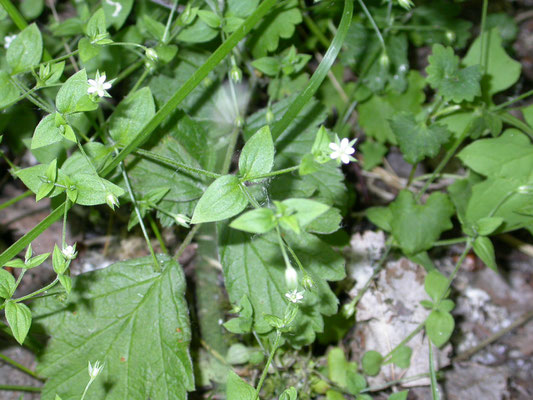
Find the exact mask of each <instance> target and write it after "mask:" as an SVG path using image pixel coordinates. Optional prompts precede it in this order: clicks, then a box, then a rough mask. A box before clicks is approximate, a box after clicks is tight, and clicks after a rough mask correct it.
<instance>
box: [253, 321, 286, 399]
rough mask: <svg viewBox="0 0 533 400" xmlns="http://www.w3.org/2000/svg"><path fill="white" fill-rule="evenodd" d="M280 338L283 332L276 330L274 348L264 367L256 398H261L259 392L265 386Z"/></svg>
mask: <svg viewBox="0 0 533 400" xmlns="http://www.w3.org/2000/svg"><path fill="white" fill-rule="evenodd" d="M280 338H281V332H280V331H276V339H275V340H274V345H273V346H272V350H271V351H270V355H269V356H268V360H267V362H266V365H265V368H264V369H263V373H262V374H261V379H259V384H258V385H257V389H256V390H255V396H254V400H257V399H258V398H259V392H260V391H261V387H262V386H263V382H264V381H265V378H266V376H267V373H268V368H269V367H270V364H271V363H272V359H273V358H274V355H275V354H276V351H277V350H278V346H279V340H280Z"/></svg>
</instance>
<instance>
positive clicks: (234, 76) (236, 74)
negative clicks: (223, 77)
mask: <svg viewBox="0 0 533 400" xmlns="http://www.w3.org/2000/svg"><path fill="white" fill-rule="evenodd" d="M230 77H231V80H232V81H233V82H235V83H240V82H241V81H242V70H241V69H240V68H239V67H238V66H236V65H233V67H231V71H230Z"/></svg>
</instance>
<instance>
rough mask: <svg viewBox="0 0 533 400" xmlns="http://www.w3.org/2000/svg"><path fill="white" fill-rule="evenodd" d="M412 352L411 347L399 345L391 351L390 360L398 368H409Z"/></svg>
mask: <svg viewBox="0 0 533 400" xmlns="http://www.w3.org/2000/svg"><path fill="white" fill-rule="evenodd" d="M412 354H413V349H411V348H410V347H409V346H400V347H398V348H397V349H396V350H395V351H394V352H393V353H392V357H391V362H392V363H393V364H394V365H396V366H397V367H398V368H402V369H406V368H409V367H410V366H411V355H412ZM406 393H407V392H406Z"/></svg>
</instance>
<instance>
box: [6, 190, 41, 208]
mask: <svg viewBox="0 0 533 400" xmlns="http://www.w3.org/2000/svg"><path fill="white" fill-rule="evenodd" d="M32 193H33V192H32V191H31V190H26V191H25V192H24V193H22V194H19V195H18V196H17V197H13V198H12V199H9V200H8V201H6V202H5V203H2V204H0V210H3V209H4V208H8V207H10V206H12V205H13V204H15V203H17V202H19V201H21V200H22V199H25V198H26V197H28V196H31V195H32Z"/></svg>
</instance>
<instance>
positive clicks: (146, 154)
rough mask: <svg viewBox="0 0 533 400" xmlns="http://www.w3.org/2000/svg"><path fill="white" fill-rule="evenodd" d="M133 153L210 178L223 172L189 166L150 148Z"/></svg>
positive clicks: (218, 176) (219, 175) (216, 176)
mask: <svg viewBox="0 0 533 400" xmlns="http://www.w3.org/2000/svg"><path fill="white" fill-rule="evenodd" d="M133 154H135V155H138V156H140V157H144V158H147V159H150V160H153V161H157V162H160V163H161V164H164V165H166V166H169V167H172V168H177V169H181V170H183V171H187V172H191V173H193V174H197V175H204V176H207V177H208V178H213V179H216V178H220V177H221V176H222V175H221V174H217V173H215V172H211V171H206V170H205V169H200V168H194V167H189V166H188V165H186V164H182V163H180V162H177V161H174V160H173V159H171V158H168V157H165V156H161V155H159V154H157V153H153V152H151V151H148V150H143V149H137V150H135V151H134V153H133Z"/></svg>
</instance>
